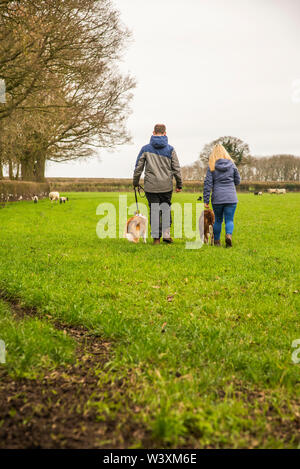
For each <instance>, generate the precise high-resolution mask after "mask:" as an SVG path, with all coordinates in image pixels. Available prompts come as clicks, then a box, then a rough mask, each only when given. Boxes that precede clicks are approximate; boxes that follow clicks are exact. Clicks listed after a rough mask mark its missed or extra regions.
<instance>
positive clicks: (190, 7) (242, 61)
mask: <svg viewBox="0 0 300 469" xmlns="http://www.w3.org/2000/svg"><path fill="white" fill-rule="evenodd" d="M114 3H115V5H116V7H117V8H118V9H119V10H120V12H121V17H122V20H123V22H124V23H125V24H126V25H127V26H128V28H129V29H130V30H131V32H132V35H133V42H132V43H131V45H130V47H129V49H128V51H127V52H126V54H125V55H124V60H123V63H122V64H121V69H122V70H123V71H124V72H130V73H131V74H132V75H133V76H134V77H135V78H136V80H137V88H136V90H135V91H134V100H133V102H132V111H133V112H132V115H131V116H130V118H129V120H128V128H129V130H130V132H131V134H132V138H133V144H131V145H126V146H122V147H118V148H117V149H116V150H115V151H113V152H107V151H99V157H98V158H97V157H95V158H92V159H90V160H89V161H87V162H86V161H85V162H81V163H79V162H70V163H68V164H52V165H51V166H48V168H47V176H69V177H131V175H132V171H133V168H134V164H135V160H136V157H137V154H138V152H139V149H140V147H141V146H143V145H145V144H146V143H148V141H149V139H150V136H151V133H152V130H153V126H154V124H155V123H160V122H163V123H165V124H166V125H167V133H168V137H169V142H170V143H171V144H172V145H173V146H174V147H175V148H176V150H177V153H178V156H179V159H180V162H181V165H185V164H190V163H192V162H194V161H195V160H196V159H197V157H198V154H199V152H200V150H201V149H202V147H203V146H204V145H205V144H206V143H209V142H210V141H212V140H214V139H216V138H218V137H221V136H223V135H233V136H236V137H239V138H241V139H242V140H244V141H246V142H247V143H248V144H249V145H250V149H251V152H252V154H253V155H271V154H275V153H293V154H297V155H300V0H114Z"/></svg>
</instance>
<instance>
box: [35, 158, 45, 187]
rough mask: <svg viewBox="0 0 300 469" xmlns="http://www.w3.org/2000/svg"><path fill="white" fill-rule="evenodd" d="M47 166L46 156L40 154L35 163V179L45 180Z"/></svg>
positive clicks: (38, 180)
mask: <svg viewBox="0 0 300 469" xmlns="http://www.w3.org/2000/svg"><path fill="white" fill-rule="evenodd" d="M45 167H46V157H45V156H43V155H39V157H38V158H37V160H36V163H35V167H34V169H35V180H36V181H37V182H44V181H45Z"/></svg>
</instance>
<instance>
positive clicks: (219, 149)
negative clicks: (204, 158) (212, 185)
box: [208, 143, 233, 171]
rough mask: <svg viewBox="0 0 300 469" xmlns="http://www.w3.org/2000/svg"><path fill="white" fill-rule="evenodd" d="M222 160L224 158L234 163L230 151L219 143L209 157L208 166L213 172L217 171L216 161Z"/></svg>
mask: <svg viewBox="0 0 300 469" xmlns="http://www.w3.org/2000/svg"><path fill="white" fill-rule="evenodd" d="M221 158H224V159H225V160H231V161H232V162H233V159H232V158H231V156H230V155H229V153H228V151H227V150H226V149H225V148H224V147H223V145H221V144H220V143H218V144H217V145H215V146H214V147H213V149H212V152H211V154H210V155H209V160H208V165H209V169H210V170H211V171H214V170H215V165H216V161H217V160H220V159H221Z"/></svg>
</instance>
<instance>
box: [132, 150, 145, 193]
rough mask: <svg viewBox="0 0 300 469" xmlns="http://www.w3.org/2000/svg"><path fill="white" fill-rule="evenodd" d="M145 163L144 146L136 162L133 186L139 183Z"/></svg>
mask: <svg viewBox="0 0 300 469" xmlns="http://www.w3.org/2000/svg"><path fill="white" fill-rule="evenodd" d="M145 163H146V155H145V153H144V151H143V148H142V149H141V151H140V153H139V155H138V157H137V160H136V163H135V169H134V173H133V187H137V186H138V185H139V182H140V177H141V175H142V172H143V171H144V166H145Z"/></svg>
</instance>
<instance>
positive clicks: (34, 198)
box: [32, 195, 39, 204]
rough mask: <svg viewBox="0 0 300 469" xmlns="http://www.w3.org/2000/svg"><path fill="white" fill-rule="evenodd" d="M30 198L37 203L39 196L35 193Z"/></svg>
mask: <svg viewBox="0 0 300 469" xmlns="http://www.w3.org/2000/svg"><path fill="white" fill-rule="evenodd" d="M32 200H33V203H34V204H37V203H38V201H39V198H38V196H37V195H35V196H34V197H32Z"/></svg>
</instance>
